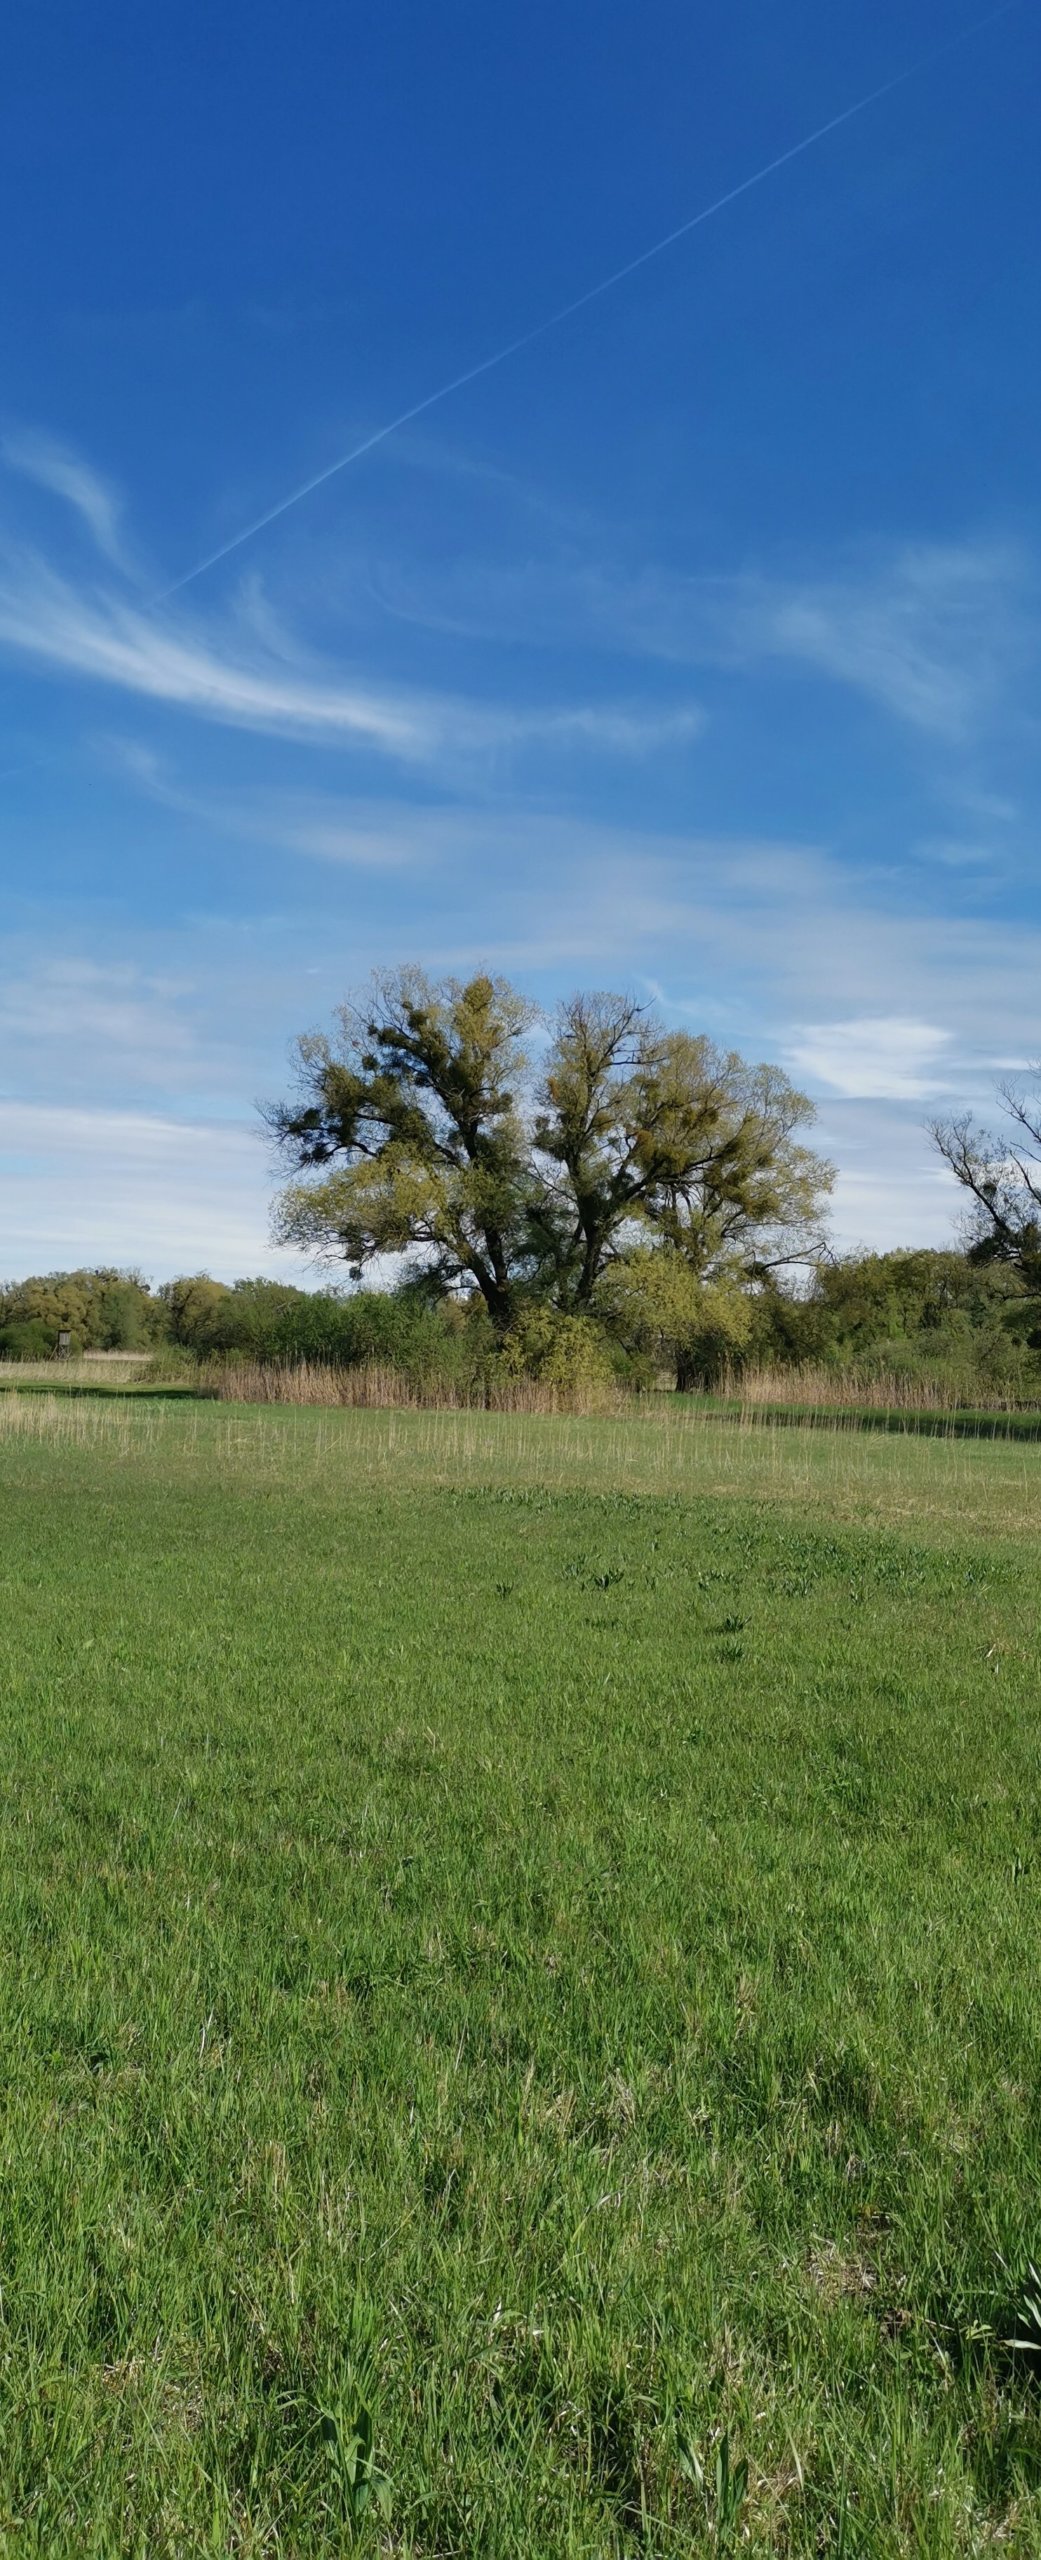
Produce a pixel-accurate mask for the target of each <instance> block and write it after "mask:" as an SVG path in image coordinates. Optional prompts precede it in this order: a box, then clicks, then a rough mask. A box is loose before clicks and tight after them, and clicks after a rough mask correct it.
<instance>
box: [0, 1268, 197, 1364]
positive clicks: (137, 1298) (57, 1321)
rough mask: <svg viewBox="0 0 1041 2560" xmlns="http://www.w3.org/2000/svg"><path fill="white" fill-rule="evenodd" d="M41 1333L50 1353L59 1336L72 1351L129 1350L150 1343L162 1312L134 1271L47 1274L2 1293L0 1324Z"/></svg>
mask: <svg viewBox="0 0 1041 2560" xmlns="http://www.w3.org/2000/svg"><path fill="white" fill-rule="evenodd" d="M19 1323H31V1324H35V1325H37V1326H38V1327H41V1328H42V1329H43V1332H44V1334H45V1335H46V1341H47V1349H48V1350H51V1351H53V1349H54V1347H55V1345H56V1343H57V1340H58V1335H59V1333H67V1334H69V1335H70V1337H71V1348H72V1350H73V1351H77V1352H78V1351H131V1350H138V1349H140V1348H143V1347H144V1345H146V1344H147V1343H149V1342H151V1341H154V1340H155V1338H156V1334H157V1332H158V1331H159V1330H160V1329H161V1324H162V1310H161V1308H160V1307H159V1305H158V1303H157V1301H156V1300H155V1299H154V1298H153V1297H152V1296H151V1293H150V1291H149V1289H148V1287H147V1284H146V1282H145V1281H144V1280H142V1278H141V1276H140V1273H139V1272H136V1271H115V1270H110V1269H107V1268H104V1267H102V1268H100V1269H97V1270H93V1271H50V1272H45V1273H40V1274H38V1275H36V1276H35V1277H33V1278H30V1279H27V1280H16V1281H13V1282H11V1283H10V1284H9V1285H8V1287H7V1288H6V1289H0V1324H3V1325H4V1326H5V1327H6V1326H8V1325H10V1324H19Z"/></svg>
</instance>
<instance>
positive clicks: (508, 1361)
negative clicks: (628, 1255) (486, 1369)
mask: <svg viewBox="0 0 1041 2560" xmlns="http://www.w3.org/2000/svg"><path fill="white" fill-rule="evenodd" d="M499 1365H500V1368H501V1369H502V1370H504V1371H505V1373H506V1376H507V1377H510V1378H531V1379H533V1380H535V1381H537V1383H538V1384H539V1385H540V1386H543V1387H558V1388H560V1389H561V1390H562V1392H563V1393H565V1394H576V1393H581V1392H584V1391H586V1390H588V1389H589V1388H590V1387H599V1386H601V1385H603V1386H607V1385H609V1384H610V1382H611V1380H612V1378H613V1376H614V1363H613V1361H612V1358H611V1353H610V1349H609V1347H608V1344H607V1343H606V1341H605V1339H604V1336H603V1334H602V1332H601V1331H600V1327H599V1325H596V1324H594V1323H593V1322H592V1321H591V1319H590V1318H589V1317H588V1316H573V1315H564V1314H562V1313H561V1312H560V1310H559V1308H557V1307H547V1306H533V1307H526V1308H525V1310H524V1313H523V1315H522V1316H521V1317H520V1318H519V1320H518V1322H517V1323H516V1324H515V1325H513V1326H512V1327H511V1330H510V1332H509V1333H508V1334H507V1336H506V1339H505V1341H504V1343H503V1345H502V1348H501V1351H500V1353H499Z"/></svg>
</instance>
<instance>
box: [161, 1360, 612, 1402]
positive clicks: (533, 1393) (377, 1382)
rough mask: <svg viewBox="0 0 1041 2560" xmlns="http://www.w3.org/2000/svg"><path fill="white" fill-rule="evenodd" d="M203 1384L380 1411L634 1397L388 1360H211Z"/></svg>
mask: <svg viewBox="0 0 1041 2560" xmlns="http://www.w3.org/2000/svg"><path fill="white" fill-rule="evenodd" d="M199 1388H200V1392H201V1393H202V1394H203V1395H206V1396H210V1397H213V1398H215V1399H216V1400H217V1402H219V1403H222V1404H300V1405H319V1406H324V1407H333V1406H341V1405H342V1406H349V1407H351V1408H354V1409H358V1408H360V1409H363V1410H367V1411H370V1412H380V1413H386V1412H394V1411H405V1412H410V1413H420V1412H421V1413H543V1414H582V1413H616V1414H620V1413H622V1412H624V1410H625V1407H626V1404H627V1403H629V1402H631V1399H630V1398H628V1397H626V1396H625V1395H624V1394H623V1393H622V1392H621V1391H620V1390H619V1389H618V1388H615V1387H613V1386H611V1385H604V1384H601V1383H599V1382H598V1383H597V1384H595V1385H590V1386H588V1387H555V1386H544V1385H542V1384H541V1383H540V1382H539V1381H538V1380H536V1379H532V1378H510V1379H502V1380H501V1381H498V1380H497V1381H495V1382H494V1383H493V1384H490V1385H481V1386H470V1385H466V1386H458V1387H456V1386H453V1385H452V1384H451V1383H446V1382H445V1381H443V1380H440V1379H429V1380H426V1381H424V1380H416V1379H412V1378H409V1377H407V1376H406V1375H405V1374H404V1372H403V1371H402V1370H400V1369H395V1368H393V1367H391V1366H390V1364H389V1363H388V1362H382V1361H366V1362H363V1363H361V1364H360V1365H359V1366H358V1367H357V1368H350V1369H338V1368H333V1367H331V1366H326V1365H323V1364H322V1363H320V1362H317V1361H309V1360H300V1361H294V1362H292V1363H289V1362H281V1361H275V1362H268V1361H260V1360H256V1361H252V1360H251V1361H235V1362H224V1361H220V1360H212V1361H207V1362H205V1363H204V1364H203V1366H202V1368H201V1369H200V1372H199Z"/></svg>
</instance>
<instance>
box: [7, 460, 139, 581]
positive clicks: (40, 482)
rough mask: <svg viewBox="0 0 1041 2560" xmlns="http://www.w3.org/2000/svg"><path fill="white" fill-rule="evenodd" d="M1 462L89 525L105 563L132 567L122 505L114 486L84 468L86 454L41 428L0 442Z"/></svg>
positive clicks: (86, 464) (89, 531) (92, 469)
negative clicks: (124, 529) (57, 499)
mask: <svg viewBox="0 0 1041 2560" xmlns="http://www.w3.org/2000/svg"><path fill="white" fill-rule="evenodd" d="M0 460H2V461H3V462H4V463H5V464H6V466H7V469H8V470H9V471H17V472H19V473H20V474H21V476H22V478H23V479H26V480H34V481H35V482H36V484H37V486H38V487H39V488H41V489H47V490H49V491H50V493H51V495H52V496H53V497H56V498H62V499H64V501H65V503H66V505H68V506H70V507H72V508H74V510H75V512H76V514H77V515H78V516H79V517H80V518H81V520H82V522H83V523H84V524H85V525H86V528H87V531H88V533H89V534H90V536H91V539H92V541H93V542H95V543H96V545H97V548H98V550H99V551H100V552H102V553H103V554H104V557H105V558H106V559H107V560H110V561H112V563H113V565H114V567H116V568H117V569H126V568H128V567H129V565H130V560H129V553H128V549H127V545H126V542H125V539H124V535H123V529H122V523H121V517H122V507H121V504H120V500H119V498H118V496H117V494H116V491H115V490H114V489H113V487H112V485H111V482H110V481H108V480H106V479H104V478H103V477H102V474H101V473H100V472H99V471H96V470H95V469H94V467H93V464H91V463H89V462H85V461H84V459H83V456H82V454H79V453H76V452H74V451H73V449H72V447H71V446H70V445H66V444H62V443H60V442H59V440H58V438H57V437H56V436H51V435H47V434H45V433H43V432H41V431H40V429H38V428H36V427H21V428H19V429H12V430H11V431H10V432H9V433H8V434H6V435H5V436H3V437H2V438H0Z"/></svg>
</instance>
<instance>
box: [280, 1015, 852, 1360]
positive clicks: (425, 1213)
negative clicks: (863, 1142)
mask: <svg viewBox="0 0 1041 2560" xmlns="http://www.w3.org/2000/svg"><path fill="white" fill-rule="evenodd" d="M297 1063H298V1075H299V1089H298V1092H297V1094H296V1096H295V1097H294V1099H293V1100H291V1101H289V1102H286V1103H283V1104H279V1105H276V1106H275V1107H274V1108H273V1109H272V1110H271V1112H270V1113H269V1115H268V1117H269V1120H270V1124H271V1126H272V1128H273V1130H274V1132H275V1135H276V1137H277V1139H278V1141H279V1143H280V1146H281V1148H282V1150H283V1153H284V1155H285V1156H286V1157H287V1158H288V1161H289V1163H290V1165H291V1167H292V1169H293V1175H294V1179H293V1180H291V1181H290V1183H289V1184H288V1186H287V1188H286V1189H285V1190H284V1191H283V1192H282V1193H281V1195H280V1198H279V1201H278V1204H277V1209H276V1232H277V1233H278V1235H279V1237H280V1239H281V1240H282V1241H284V1242H286V1243H292V1244H296V1245H303V1246H305V1247H307V1246H310V1247H311V1248H312V1249H313V1250H315V1251H316V1252H317V1253H319V1254H323V1255H331V1256H333V1257H343V1258H345V1259H346V1261H347V1262H348V1264H349V1265H350V1267H351V1269H352V1271H353V1272H354V1273H355V1274H356V1275H357V1276H360V1274H361V1272H362V1271H363V1270H364V1269H365V1268H366V1267H367V1266H368V1265H370V1264H372V1263H373V1262H375V1261H378V1260H379V1259H380V1258H381V1257H384V1256H387V1255H405V1256H408V1257H411V1258H412V1259H413V1261H414V1262H415V1263H416V1264H417V1265H418V1266H422V1267H425V1268H426V1269H427V1270H428V1271H429V1272H430V1273H431V1274H432V1275H433V1276H435V1277H436V1280H437V1282H438V1284H439V1285H440V1286H441V1287H442V1288H443V1289H444V1290H445V1291H446V1292H461V1293H463V1294H467V1293H473V1292H478V1293H479V1294H480V1296H481V1298H482V1299H483V1300H484V1303H485V1306H486V1308H487V1310H488V1314H489V1316H490V1318H491V1321H492V1324H493V1326H494V1327H495V1330H496V1332H497V1334H498V1335H499V1336H500V1337H504V1336H505V1335H507V1334H508V1333H510V1332H511V1330H512V1329H513V1328H514V1327H515V1325H516V1324H517V1322H518V1321H519V1319H520V1318H521V1316H522V1314H523V1313H524V1311H525V1310H526V1309H527V1308H529V1307H530V1306H531V1305H532V1304H542V1305H549V1306H552V1307H554V1308H556V1309H557V1310H558V1311H559V1313H560V1314H561V1315H562V1316H565V1315H566V1316H582V1315H587V1314H591V1313H593V1312H594V1311H595V1309H596V1306H597V1301H598V1293H601V1292H602V1291H603V1289H604V1286H605V1284H606V1279H607V1275H608V1273H609V1272H610V1271H612V1270H613V1268H614V1266H615V1265H617V1264H619V1263H622V1262H625V1261H629V1262H630V1263H632V1258H633V1257H634V1256H636V1257H640V1256H642V1257H643V1263H640V1262H639V1260H638V1261H637V1263H636V1264H635V1265H634V1266H633V1271H632V1286H633V1287H634V1288H635V1287H636V1286H637V1285H638V1281H639V1276H640V1272H641V1271H642V1270H643V1269H644V1267H645V1264H646V1260H647V1257H648V1256H649V1255H652V1256H653V1255H662V1256H665V1255H667V1256H669V1257H671V1258H672V1260H673V1261H674V1262H675V1264H676V1265H677V1269H682V1271H683V1273H684V1274H685V1275H686V1276H687V1279H688V1282H693V1283H695V1284H697V1285H698V1286H700V1287H702V1288H704V1287H708V1286H714V1287H716V1288H717V1289H718V1287H719V1285H720V1284H721V1283H722V1282H724V1281H725V1279H726V1278H727V1277H728V1276H730V1275H733V1274H734V1273H736V1272H737V1271H740V1272H741V1274H742V1275H743V1277H744V1279H745V1280H746V1281H747V1280H748V1279H749V1278H757V1277H760V1276H762V1275H765V1273H766V1272H767V1271H768V1270H769V1269H771V1268H775V1267H777V1266H779V1265H781V1264H783V1263H785V1262H790V1261H793V1260H795V1259H797V1258H800V1257H803V1256H807V1255H810V1254H812V1253H813V1252H815V1251H816V1250H818V1249H819V1246H820V1243H821V1238H822V1217H823V1209H824V1203H825V1199H826V1196H827V1193H828V1190H829V1189H830V1186H831V1181H832V1172H831V1168H830V1166H829V1165H827V1164H825V1163H824V1161H823V1160H822V1159H821V1158H820V1157H819V1156H817V1155H815V1154H814V1153H813V1152H812V1151H811V1149H810V1148H809V1147H808V1146H806V1144H805V1143H804V1142H803V1139H802V1136H801V1134H800V1133H801V1131H802V1130H803V1129H805V1127H806V1126H807V1125H808V1124H809V1123H810V1122H811V1121H812V1119H813V1116H814V1114H813V1105H812V1103H810V1102H809V1101H808V1099H807V1097H806V1096H805V1094H802V1093H799V1092H798V1091H797V1090H796V1088H795V1087H794V1086H793V1085H792V1084H790V1083H789V1081H788V1078H787V1077H786V1076H785V1075H784V1074H783V1073H782V1071H781V1070H780V1068H778V1067H773V1066H749V1065H748V1064H747V1062H746V1061H745V1060H744V1059H743V1058H741V1057H739V1056H738V1055H737V1054H736V1052H733V1051H724V1050H720V1049H718V1048H716V1047H715V1045H714V1044H713V1043H712V1042H711V1041H710V1040H708V1039H707V1038H705V1037H704V1035H701V1034H694V1033H692V1032H687V1031H675V1030H671V1029H669V1028H668V1027H667V1026H666V1025H665V1024H664V1023H663V1022H662V1021H661V1019H660V1017H659V1016H658V1014H657V1013H656V1012H655V1011H654V1010H653V1008H650V1007H647V1006H643V1005H640V1004H638V1003H636V1002H635V1001H634V1000H633V999H632V998H630V997H627V996H619V995H578V996H574V997H572V998H571V999H570V1000H569V1001H568V1002H567V1003H565V1004H563V1005H562V1006H561V1007H560V1008H559V1010H558V1012H557V1014H556V1016H555V1018H554V1019H553V1021H552V1022H551V1023H545V1022H544V1021H543V1020H542V1018H541V1017H540V1016H539V1015H538V1014H537V1012H536V1010H535V1008H534V1007H533V1006H531V1005H530V1004H528V1003H527V1002H526V1001H525V999H524V998H523V997H522V996H521V995H519V994H518V993H517V991H516V989H515V988H513V987H511V986H510V985H509V984H508V982H507V981H506V980H505V979H502V978H493V977H491V976H488V975H484V974H481V975H477V976H475V977H473V978H471V979H469V980H467V981H466V982H462V981H460V980H457V979H454V978H449V979H444V980H442V981H440V982H439V983H436V984H432V983H431V982H430V980H429V979H427V978H426V976H425V975H424V974H423V972H422V971H421V970H418V969H405V970H401V971H399V972H397V973H395V974H393V975H385V976H382V977H379V978H377V979H376V980H375V981H374V982H373V986H372V988H371V990H370V992H369V994H368V996H367V998H366V1000H365V1001H364V1002H360V1003H348V1004H345V1005H343V1006H341V1007H340V1009H339V1012H338V1014H337V1017H336V1029H335V1031H334V1033H333V1035H332V1036H331V1037H329V1036H327V1035H326V1034H324V1033H322V1032H311V1033H308V1034H307V1035H306V1036H305V1037H304V1038H303V1039H302V1040H301V1041H300V1042H299V1044H298V1050H297ZM661 1279H662V1275H661V1273H660V1271H659V1270H658V1269H657V1267H656V1269H655V1273H654V1287H655V1289H656V1290H657V1292H658V1296H659V1297H660V1296H661ZM673 1294H674V1295H675V1292H673ZM630 1295H631V1292H630Z"/></svg>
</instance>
